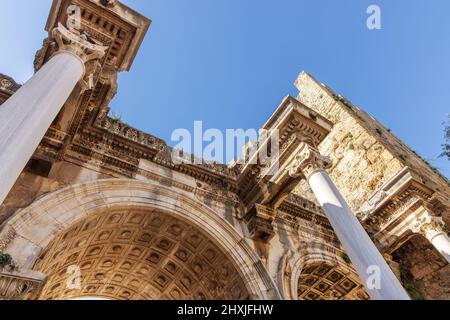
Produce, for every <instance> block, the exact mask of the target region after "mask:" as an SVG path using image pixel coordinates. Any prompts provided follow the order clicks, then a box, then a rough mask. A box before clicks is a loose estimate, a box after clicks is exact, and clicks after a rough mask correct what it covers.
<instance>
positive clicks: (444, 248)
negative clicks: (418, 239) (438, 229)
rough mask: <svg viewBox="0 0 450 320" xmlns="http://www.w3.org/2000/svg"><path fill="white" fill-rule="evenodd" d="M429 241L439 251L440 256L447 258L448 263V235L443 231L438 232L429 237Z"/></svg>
mask: <svg viewBox="0 0 450 320" xmlns="http://www.w3.org/2000/svg"><path fill="white" fill-rule="evenodd" d="M428 240H430V242H431V243H432V244H433V246H434V247H435V248H436V250H437V251H439V252H440V253H441V254H442V256H444V258H445V259H446V260H447V262H449V263H450V239H449V237H448V236H447V235H446V234H445V233H444V232H442V233H438V234H437V235H435V236H433V237H431V239H428Z"/></svg>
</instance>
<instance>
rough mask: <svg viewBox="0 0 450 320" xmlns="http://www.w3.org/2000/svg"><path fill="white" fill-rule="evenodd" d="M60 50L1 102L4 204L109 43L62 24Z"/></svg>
mask: <svg viewBox="0 0 450 320" xmlns="http://www.w3.org/2000/svg"><path fill="white" fill-rule="evenodd" d="M53 39H54V40H55V41H56V44H57V47H58V51H56V52H55V54H54V55H53V57H52V58H51V59H50V60H49V61H48V62H47V63H46V64H45V65H44V66H43V67H42V68H41V69H40V70H39V71H38V72H36V73H35V74H34V76H33V77H32V78H31V79H30V80H29V81H28V82H27V83H25V85H23V86H22V87H21V88H20V89H19V90H18V91H17V92H16V93H15V94H14V95H13V96H12V97H10V98H9V99H8V100H7V101H6V102H5V103H4V104H3V105H1V106H0V204H1V203H3V201H4V200H5V198H6V196H7V195H8V193H9V191H10V190H11V188H12V187H13V185H14V183H15V182H16V180H17V178H18V177H19V175H20V173H21V172H22V170H23V169H24V167H25V166H26V164H27V162H28V161H29V160H30V158H31V156H32V155H33V153H34V152H35V150H36V148H37V147H38V145H39V143H40V142H41V140H42V138H43V137H44V135H45V133H46V131H47V130H48V128H49V127H50V125H51V123H52V121H53V120H54V119H55V117H56V116H57V114H58V113H59V111H60V110H61V108H62V106H63V105H64V103H65V102H66V100H67V98H68V97H69V95H70V94H71V92H72V91H73V89H74V87H75V85H76V84H77V83H78V82H79V81H83V78H84V76H85V74H86V68H85V64H86V63H87V62H88V61H92V60H94V59H98V58H100V57H102V56H103V55H104V52H105V49H106V48H105V47H102V46H98V45H95V44H92V43H91V42H89V41H87V39H86V37H83V36H82V35H79V34H75V33H73V32H72V31H69V30H67V29H66V28H65V27H63V26H62V25H59V26H58V27H57V28H55V30H54V31H53Z"/></svg>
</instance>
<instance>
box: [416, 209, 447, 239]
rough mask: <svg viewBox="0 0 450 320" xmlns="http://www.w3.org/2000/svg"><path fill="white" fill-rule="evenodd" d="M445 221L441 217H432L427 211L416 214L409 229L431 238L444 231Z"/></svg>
mask: <svg viewBox="0 0 450 320" xmlns="http://www.w3.org/2000/svg"><path fill="white" fill-rule="evenodd" d="M444 229H445V223H444V220H443V219H442V218H441V217H434V216H432V215H431V214H429V213H428V212H425V213H423V214H422V215H420V216H418V217H417V219H416V220H415V221H414V224H413V226H412V227H411V231H412V232H414V233H418V234H421V235H423V236H424V237H426V238H427V239H433V238H434V237H435V236H436V235H438V234H441V233H445V231H444Z"/></svg>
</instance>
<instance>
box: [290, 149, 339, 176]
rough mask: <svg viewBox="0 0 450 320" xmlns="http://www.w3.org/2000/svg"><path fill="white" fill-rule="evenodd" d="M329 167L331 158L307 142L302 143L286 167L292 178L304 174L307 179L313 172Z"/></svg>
mask: <svg viewBox="0 0 450 320" xmlns="http://www.w3.org/2000/svg"><path fill="white" fill-rule="evenodd" d="M329 167H331V160H330V159H329V158H328V157H325V156H322V155H321V154H320V152H319V151H318V150H317V149H316V148H314V147H312V146H310V145H309V144H307V143H303V144H302V146H301V148H300V151H299V152H298V153H297V155H296V156H295V158H294V160H293V161H292V163H291V164H290V165H289V166H288V167H287V168H286V170H287V171H288V173H289V175H290V176H291V177H293V178H298V177H301V176H304V177H305V178H306V179H308V178H309V177H310V176H311V175H312V174H313V173H314V172H316V171H319V170H325V169H328V168H329Z"/></svg>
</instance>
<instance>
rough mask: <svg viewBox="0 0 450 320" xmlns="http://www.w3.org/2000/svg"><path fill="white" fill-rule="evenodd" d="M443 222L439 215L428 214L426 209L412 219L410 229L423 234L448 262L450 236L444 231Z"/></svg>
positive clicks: (449, 256)
mask: <svg viewBox="0 0 450 320" xmlns="http://www.w3.org/2000/svg"><path fill="white" fill-rule="evenodd" d="M444 229H445V223H444V221H443V220H442V218H440V217H435V216H432V215H430V214H429V213H428V212H427V211H424V212H423V213H422V214H420V215H419V216H418V217H417V219H416V220H415V221H414V225H413V227H412V228H411V230H412V231H413V232H414V233H419V234H421V235H423V236H424V237H425V238H427V239H428V241H430V242H431V244H432V245H433V246H434V247H435V248H436V250H437V251H439V252H440V253H441V254H442V256H443V257H444V258H445V259H446V260H447V262H449V263H450V238H449V237H448V236H447V233H446V232H445V231H444Z"/></svg>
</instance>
